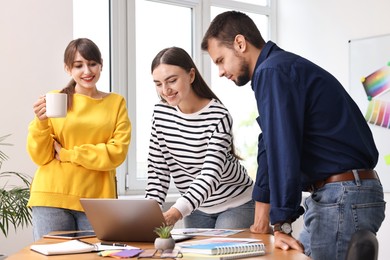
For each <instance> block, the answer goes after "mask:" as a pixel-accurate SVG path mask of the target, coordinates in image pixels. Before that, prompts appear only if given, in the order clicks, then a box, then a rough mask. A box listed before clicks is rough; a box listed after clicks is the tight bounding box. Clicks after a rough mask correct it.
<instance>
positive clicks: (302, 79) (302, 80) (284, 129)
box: [251, 42, 378, 224]
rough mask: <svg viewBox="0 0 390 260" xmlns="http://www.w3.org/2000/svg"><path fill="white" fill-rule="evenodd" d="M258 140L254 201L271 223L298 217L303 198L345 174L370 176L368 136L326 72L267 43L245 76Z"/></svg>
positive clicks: (373, 158)
mask: <svg viewBox="0 0 390 260" xmlns="http://www.w3.org/2000/svg"><path fill="white" fill-rule="evenodd" d="M251 84H252V89H253V91H254V94H255V97H256V101H257V108H258V111H259V117H258V118H257V122H258V124H259V125H260V128H261V130H262V134H260V136H259V147H258V171H257V176H256V184H255V188H254V191H253V199H254V200H256V201H261V202H265V203H270V204H271V213H270V218H271V223H272V224H274V223H276V222H281V221H287V220H292V221H294V220H295V219H296V218H298V217H299V215H300V214H301V213H302V210H301V207H300V203H301V197H302V191H303V190H305V189H306V188H307V187H308V186H309V185H310V184H312V183H314V182H315V181H318V180H323V179H325V178H327V177H329V176H330V175H333V174H336V173H340V172H344V171H347V170H350V169H373V168H374V167H375V165H376V163H377V160H378V151H377V149H376V146H375V143H374V140H373V136H372V133H371V131H370V128H369V127H368V124H367V122H366V120H365V119H364V117H363V115H362V113H361V111H360V110H359V108H358V106H357V105H356V103H355V102H354V101H353V100H352V98H351V97H350V96H349V95H348V93H347V92H346V90H345V89H344V87H343V86H342V85H341V84H340V83H339V82H338V81H337V79H336V78H335V77H333V76H332V75H331V74H330V73H328V72H327V71H325V70H324V69H322V68H320V67H319V66H317V65H316V64H314V63H312V62H310V61H308V60H306V59H304V58H302V57H300V56H298V55H295V54H293V53H289V52H286V51H284V50H282V49H281V48H279V47H278V46H277V45H276V44H275V43H273V42H267V43H266V45H265V46H264V48H263V49H262V51H261V53H260V56H259V58H258V61H257V64H256V67H255V71H254V74H253V77H252V82H251Z"/></svg>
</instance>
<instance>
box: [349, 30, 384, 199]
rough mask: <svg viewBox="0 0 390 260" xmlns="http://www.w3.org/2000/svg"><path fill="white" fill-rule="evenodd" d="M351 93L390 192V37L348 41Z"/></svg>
mask: <svg viewBox="0 0 390 260" xmlns="http://www.w3.org/2000/svg"><path fill="white" fill-rule="evenodd" d="M349 58H350V62H349V68H350V73H349V76H350V77H349V80H350V85H349V93H350V94H351V96H352V98H353V99H354V100H355V102H356V103H357V104H358V106H359V108H360V110H361V111H362V113H363V115H364V116H365V117H366V120H367V122H368V124H369V126H370V128H371V131H372V133H373V135H374V139H375V143H376V145H377V148H378V151H379V158H378V164H377V167H376V170H377V172H378V174H379V176H380V179H381V182H382V185H383V188H384V191H387V192H388V191H390V174H389V173H390V126H389V121H390V119H389V118H390V34H388V35H380V36H375V37H369V38H362V39H355V40H350V41H349Z"/></svg>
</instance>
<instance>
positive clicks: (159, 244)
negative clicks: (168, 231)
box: [154, 237, 175, 250]
mask: <svg viewBox="0 0 390 260" xmlns="http://www.w3.org/2000/svg"><path fill="white" fill-rule="evenodd" d="M154 247H155V248H156V249H157V250H166V249H174V248H175V240H174V239H173V238H171V237H170V238H161V237H158V238H156V240H154Z"/></svg>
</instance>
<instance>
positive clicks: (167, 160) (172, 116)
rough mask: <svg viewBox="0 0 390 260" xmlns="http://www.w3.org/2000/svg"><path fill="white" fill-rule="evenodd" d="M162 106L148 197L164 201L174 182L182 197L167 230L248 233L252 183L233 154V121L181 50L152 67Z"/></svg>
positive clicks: (164, 54)
mask: <svg viewBox="0 0 390 260" xmlns="http://www.w3.org/2000/svg"><path fill="white" fill-rule="evenodd" d="M151 70H152V75H153V81H154V83H155V85H156V90H157V92H158V94H159V96H160V98H161V102H160V103H159V104H156V105H155V108H154V112H153V119H152V131H151V139H150V147H149V157H148V185H147V187H146V198H151V199H156V200H157V201H158V202H159V203H160V205H162V203H163V202H164V201H165V198H166V195H167V192H168V188H169V183H170V179H171V178H172V179H173V181H174V183H175V186H176V188H177V189H178V191H179V192H180V194H181V197H180V198H179V199H177V201H176V202H175V203H174V205H173V206H172V207H171V208H170V209H169V210H167V211H166V212H164V217H165V220H166V222H167V224H169V225H174V224H175V223H176V222H177V221H178V220H180V219H182V218H183V217H184V224H185V226H186V227H196V228H249V227H250V225H251V224H252V223H253V217H254V202H253V201H252V198H251V194H252V187H253V181H252V179H251V178H250V177H249V175H248V174H247V172H246V170H245V168H244V167H243V166H242V165H241V164H240V162H239V158H238V156H237V155H236V154H235V152H234V147H233V137H232V124H233V122H232V117H231V115H230V114H229V111H228V110H227V109H226V108H225V107H224V105H223V104H222V103H221V102H220V101H219V99H218V97H217V96H216V95H215V94H214V93H213V92H212V90H211V89H210V88H209V87H208V85H207V84H206V82H205V81H204V80H203V78H202V76H201V75H200V73H199V71H198V69H197V68H196V66H195V64H194V62H193V60H192V58H191V57H190V56H189V55H188V53H187V52H186V51H184V50H183V49H181V48H177V47H171V48H167V49H164V50H162V51H160V52H159V53H158V54H157V56H156V57H155V58H154V60H153V62H152V68H151Z"/></svg>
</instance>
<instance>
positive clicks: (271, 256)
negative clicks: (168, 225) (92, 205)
mask: <svg viewBox="0 0 390 260" xmlns="http://www.w3.org/2000/svg"><path fill="white" fill-rule="evenodd" d="M231 237H245V238H256V239H261V240H262V242H263V243H264V244H265V246H266V255H264V256H257V257H254V258H245V259H247V260H250V259H257V260H259V259H261V260H275V259H277V260H309V259H311V258H310V257H307V256H306V255H304V254H302V253H299V252H298V251H296V250H288V251H283V250H281V249H275V248H274V245H273V242H274V237H273V236H272V235H268V234H252V233H250V232H249V231H244V232H240V233H238V234H236V235H233V236H231ZM199 238H205V237H199ZM82 240H85V241H88V242H90V243H96V242H99V240H98V239H97V238H87V239H82ZM63 241H65V240H60V239H49V238H44V239H41V240H39V241H37V242H36V244H49V243H59V242H63ZM128 244H129V245H131V246H135V247H139V248H141V249H146V248H153V244H152V243H137V242H130V243H128ZM21 259H23V260H48V259H51V260H54V259H55V260H72V259H78V260H103V259H106V260H107V259H114V258H107V257H106V258H103V257H101V256H98V255H97V254H96V252H93V253H85V254H74V255H58V256H45V255H41V254H39V253H36V252H34V251H31V250H30V247H29V246H28V247H25V248H23V249H22V250H20V251H19V252H17V253H16V254H13V255H10V256H9V257H8V258H7V260H21ZM130 259H136V258H130ZM143 259H147V258H143ZM178 259H183V260H185V259H186V258H185V257H184V258H178ZM191 259H192V260H194V259H193V258H191Z"/></svg>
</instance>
